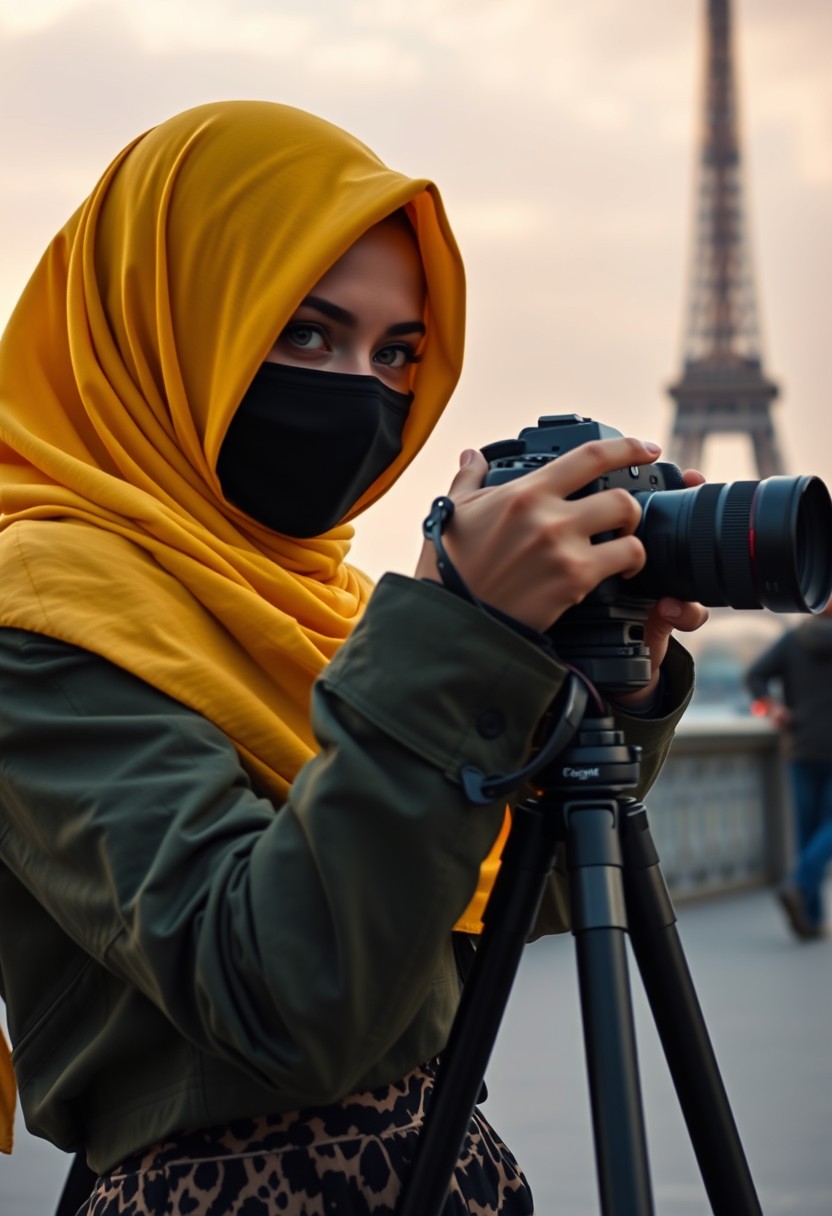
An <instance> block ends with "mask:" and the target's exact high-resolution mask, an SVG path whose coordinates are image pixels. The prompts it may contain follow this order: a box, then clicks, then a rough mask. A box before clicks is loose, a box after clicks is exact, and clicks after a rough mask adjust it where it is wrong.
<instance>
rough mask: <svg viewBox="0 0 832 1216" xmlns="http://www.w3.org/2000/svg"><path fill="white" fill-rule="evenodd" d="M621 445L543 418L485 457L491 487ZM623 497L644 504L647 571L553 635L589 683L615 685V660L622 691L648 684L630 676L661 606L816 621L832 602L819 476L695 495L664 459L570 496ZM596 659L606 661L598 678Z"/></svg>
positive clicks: (614, 584) (830, 532)
mask: <svg viewBox="0 0 832 1216" xmlns="http://www.w3.org/2000/svg"><path fill="white" fill-rule="evenodd" d="M616 438H621V432H620V431H617V430H615V429H614V428H613V427H611V426H606V425H604V424H603V423H601V422H595V421H593V420H592V419H591V418H583V417H581V416H580V415H579V414H554V415H549V416H546V417H543V418H540V419H538V424H537V426H536V427H526V428H524V429H523V430H522V431H521V432H520V435H519V436H518V438H517V439H505V440H501V441H499V442H497V443H490V444H487V445H486V446H485V447H484V448H483V449H482V451H483V454H484V456H485V458H486V460H487V461H488V464H489V468H488V473H487V474H486V477H485V481H484V483H483V484H484V485H487V486H488V485H499V484H500V483H501V482H505V481H511V480H513V479H514V478H515V477H522V476H523V475H524V474H526V473H531V472H532V471H533V470H535V469H538V468H540V467H541V466H542V465H544V464H547V463H548V462H549V461H550V460H557V458H558V457H559V456H562V455H563V454H564V453H565V452H570V451H572V449H573V448H576V447H579V446H580V445H581V444H582V443H587V442H588V441H589V440H592V439H616ZM614 488H622V489H625V490H627V491H629V493H631V494H632V495H633V496H634V497H635V499H636V500H637V501H638V503H639V505H640V506H641V521H640V523H639V526H638V528H637V530H636V535H637V536H638V538H639V539H640V540H641V542H642V544H643V545H644V549H645V553H646V555H647V560H646V562H645V565H644V568H643V569H642V570H641V571H640V572H639V574H637V575H636V576H635V577H634V578H632V579H623V578H621V577H620V576H616V577H615V578H610V579H606V580H604V582H603V583H601V584H600V586H598V587H597V588H596V589H595V590H594V591H593V592H592V593H591V594H590V595H588V596H587V597H586V598H585V599H584V600H583V602H582V603H580V604H578V605H577V606H576V607H574V608H571V609H570V610H569V611H568V612H566V613H565V614H564V615H563V617H561V619H560V620H559V621H558V622H557V624H556V625H555V626H554V628H553V630H552V631H551V633H552V635H553V637H554V638H555V641H556V643H557V647H558V650H559V652H560V653H562V654H563V657H564V658H567V659H568V658H570V657H571V658H574V659H575V660H576V662H577V663H578V665H579V666H581V667H582V668H584V670H585V671H586V674H587V675H588V676H589V677H590V678H591V679H595V678H600V679H601V681H602V683H606V682H607V681H606V679H605V678H604V675H605V673H606V672H607V670H608V664H607V662H606V660H609V659H618V660H622V661H623V662H624V665H623V667H621V664H620V663H617V664H614V666H618V667H620V668H621V671H623V672H624V673H625V675H624V683H625V684H626V685H627V686H633V680H635V683H636V684H637V683H638V682H640V678H639V677H636V676H633V672H635V671H636V670H638V671H640V672H643V671H644V668H643V664H642V663H639V664H637V665H636V667H634V668H631V667H628V665H627V662H626V660H627V659H628V657H629V658H633V659H635V658H636V657H637V654H638V651H639V649H641V650H642V651H643V649H644V648H643V647H641V646H640V643H641V640H642V638H643V629H642V628H641V622H643V621H644V620H645V618H646V616H647V612H648V610H649V608H650V606H651V604H652V603H654V602H655V601H656V600H657V599H660V598H661V597H662V596H665V595H669V596H673V597H675V598H676V599H680V600H695V601H698V602H699V603H702V604H705V605H708V606H710V607H725V606H728V607H730V608H767V609H769V610H770V611H772V612H819V611H820V610H821V609H822V608H823V606H824V605H825V603H826V601H827V600H828V598H829V596H830V593H832V502H830V497H829V492H828V490H827V488H826V486H825V485H824V483H823V482H822V481H821V480H820V478H818V477H813V476H803V477H768V478H766V479H765V480H763V481H735V482H730V483H727V484H725V483H723V484H716V483H714V484H707V483H706V484H704V485H701V486H694V487H692V488H688V487H686V486H685V483H684V479H683V476H682V471H681V469H679V468H678V467H677V466H676V465H675V464H670V463H668V462H663V461H657V462H656V463H655V464H650V465H645V466H644V467H637V466H635V465H634V466H632V467H631V468H626V469H616V470H615V471H613V472H611V473H606V474H605V475H604V476H603V477H599V478H597V479H596V480H595V481H593V482H590V484H589V485H587V486H584V487H583V489H581V490H580V491H578V493H577V494H575V495H573V497H574V498H582V497H584V496H586V495H588V494H597V493H599V492H601V491H603V490H608V489H614ZM597 539H598V540H605V539H608V536H607V535H604V536H600V537H598V538H597ZM593 658H594V659H597V660H599V661H601V660H603V661H602V662H601V668H600V669H599V668H598V663H597V662H592V660H593ZM581 660H583V661H581ZM588 663H589V666H590V667H591V668H592V671H594V673H595V675H594V676H593V674H592V673H591V671H590V670H587V664H588ZM627 672H630V674H629V675H627V674H626V673H627ZM631 677H632V678H631ZM613 678H614V681H615V683H616V684H617V685H619V686H620V678H618V677H613Z"/></svg>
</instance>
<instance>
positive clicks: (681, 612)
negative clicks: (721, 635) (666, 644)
mask: <svg viewBox="0 0 832 1216" xmlns="http://www.w3.org/2000/svg"><path fill="white" fill-rule="evenodd" d="M656 613H657V615H658V617H659V618H660V619H661V621H662V623H663V624H665V625H666V626H667V631H668V632H670V631H671V630H673V629H678V630H680V631H681V632H682V633H693V632H694V630H696V629H700V628H701V627H702V626H703V625H704V624H705V622H706V621H707V619H708V616H709V613H708V609H707V608H705V607H704V606H703V605H702V604H696V603H692V602H688V601H687V600H677V599H672V598H671V597H670V596H665V597H664V598H663V599H660V600H659V601H658V603H657V604H656Z"/></svg>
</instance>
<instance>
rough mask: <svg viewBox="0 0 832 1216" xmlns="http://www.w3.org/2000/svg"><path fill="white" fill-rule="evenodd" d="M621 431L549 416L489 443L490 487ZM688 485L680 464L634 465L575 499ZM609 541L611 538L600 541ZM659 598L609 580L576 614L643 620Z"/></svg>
mask: <svg viewBox="0 0 832 1216" xmlns="http://www.w3.org/2000/svg"><path fill="white" fill-rule="evenodd" d="M620 438H621V432H620V431H617V430H615V428H614V427H611V426H607V425H606V424H605V423H603V422H596V421H595V420H594V419H592V418H583V417H581V415H580V414H548V415H544V416H543V417H542V418H540V419H538V424H537V426H536V427H534V426H527V427H524V429H523V430H522V431H521V432H520V435H519V436H518V438H517V439H503V440H499V441H498V442H497V443H489V444H487V445H486V446H485V447H484V448H483V449H482V452H483V455H484V456H485V458H486V460H487V461H488V464H489V468H488V473H487V474H486V477H485V481H484V483H483V484H484V485H486V486H496V485H501V484H502V483H503V482H506V481H513V480H514V479H515V478H516V477H521V476H523V474H525V473H532V472H534V470H535V469H539V468H541V467H542V466H543V465H545V464H548V463H549V462H550V461H551V460H555V459H557V457H558V456H563V455H564V454H565V453H566V452H571V451H572V449H573V448H577V447H580V446H581V444H584V443H589V442H590V440H592V439H620ZM684 485H685V482H684V478H683V476H682V470H681V469H680V468H678V467H677V466H676V465H675V464H670V463H667V462H662V461H657V462H656V463H655V464H649V465H631V466H629V467H628V468H625V469H614V470H612V472H610V473H605V474H604V475H603V476H602V477H597V478H596V479H595V480H594V481H591V482H589V484H588V485H586V486H584V487H583V488H582V489H581V490H579V491H578V493H577V494H574V495H572V497H573V498H585V497H586V496H587V495H589V494H598V493H600V491H602V490H614V489H621V490H627V491H628V492H629V493H631V494H635V495H637V496H640V495H648V494H654V493H656V492H657V491H668V490H680V489H683V488H684ZM597 539H598V540H606V539H608V536H607V535H606V534H604V535H601V536H599V537H597ZM655 598H657V596H655V595H653V596H651V595H650V594H643V595H640V594H639V593H638V585H637V584H636V583H634V580H632V579H627V580H625V579H622V578H608V579H605V580H604V582H603V583H601V584H600V585H599V586H598V587H596V588H595V590H594V591H593V592H591V593H590V594H589V595H588V596H587V597H586V599H585V600H584V601H583V604H582V605H580V606H579V608H578V609H573V610H572V613H573V615H582V616H586V615H587V614H588V613H589V612H591V610H592V609H593V608H596V607H599V606H600V607H603V608H604V609H617V611H616V612H615V615H616V616H619V615H621V612H622V610H626V611H627V612H628V613H632V612H635V613H636V614H637V615H639V616H641V615H646V609H647V608H648V607H649V605H650V604H651V603H652V602H653V600H654V599H655Z"/></svg>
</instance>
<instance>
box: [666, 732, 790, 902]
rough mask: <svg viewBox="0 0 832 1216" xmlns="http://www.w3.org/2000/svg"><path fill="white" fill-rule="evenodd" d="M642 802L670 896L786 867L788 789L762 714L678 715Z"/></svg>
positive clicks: (743, 883)
mask: <svg viewBox="0 0 832 1216" xmlns="http://www.w3.org/2000/svg"><path fill="white" fill-rule="evenodd" d="M646 805H647V809H648V818H649V822H650V828H651V832H652V835H653V839H654V841H655V843H656V847H657V849H658V852H659V858H660V860H661V868H662V873H663V874H664V877H665V879H666V881H667V885H668V887H669V888H670V891H671V893H672V895H673V897H674V899H684V898H689V897H693V896H701V895H710V894H717V893H724V892H726V891H730V890H738V889H742V888H744V887H750V886H760V885H766V884H770V883H773V882H776V881H777V880H778V879H779V878H781V877H782V876H783V874H784V873H785V871H786V868H787V865H788V857H789V847H790V845H789V842H790V804H789V795H788V789H787V784H786V781H785V774H784V768H783V761H782V758H781V755H780V750H779V739H778V735H777V732H776V731H775V730H774V729H773V728H772V727H771V726H770V724H769V723H768V722H766V721H764V720H762V721H761V720H759V719H755V718H737V719H728V718H726V719H719V720H716V719H714V720H713V721H711V720H706V719H702V720H695V719H694V720H692V721H688V722H685V721H684V720H683V722H682V724H681V725H680V728H679V731H678V732H677V735H676V738H675V740H674V742H673V746H672V748H671V752H670V756H669V757H668V760H667V762H666V764H665V767H664V769H663V770H662V773H661V775H660V777H659V779H658V781H657V782H656V784H655V786H654V787H653V789H652V790H651V791H650V796H649V798H648V799H647V800H646Z"/></svg>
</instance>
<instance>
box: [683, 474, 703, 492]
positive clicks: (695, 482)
mask: <svg viewBox="0 0 832 1216" xmlns="http://www.w3.org/2000/svg"><path fill="white" fill-rule="evenodd" d="M682 480H683V481H684V483H685V485H686V486H687V488H688V489H689V490H690V489H692V488H693V487H694V486H702V485H704V484H705V477H704V475H703V474H702V473H700V472H699V470H698V469H685V471H684V473H683V474H682Z"/></svg>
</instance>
